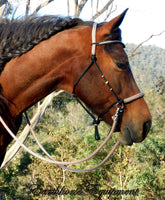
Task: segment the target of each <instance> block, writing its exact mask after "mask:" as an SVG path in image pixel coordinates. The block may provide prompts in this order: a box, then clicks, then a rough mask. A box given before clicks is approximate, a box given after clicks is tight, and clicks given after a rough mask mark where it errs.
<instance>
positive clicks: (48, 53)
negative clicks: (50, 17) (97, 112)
mask: <svg viewBox="0 0 165 200" xmlns="http://www.w3.org/2000/svg"><path fill="white" fill-rule="evenodd" d="M60 37H61V36H60V34H59V35H58V34H57V36H56V35H55V36H53V37H51V38H50V39H48V40H46V41H43V42H41V43H40V44H39V45H37V46H35V47H34V48H33V49H32V50H31V51H29V52H28V53H26V54H24V55H22V56H20V57H18V58H15V59H13V60H11V61H10V62H9V63H7V65H6V66H5V69H4V71H3V72H2V74H1V77H0V84H1V87H2V94H3V96H4V97H5V98H7V99H8V100H9V101H8V105H7V106H8V109H9V111H10V113H11V115H12V117H16V116H17V115H19V114H20V113H21V112H22V111H24V110H26V109H27V108H28V107H29V106H31V105H33V104H35V103H36V102H37V101H39V100H40V99H42V98H43V97H45V96H47V95H48V94H49V93H51V92H52V91H54V90H56V89H63V90H65V91H68V92H70V93H72V91H73V85H74V82H75V80H76V79H77V77H75V74H76V69H77V68H76V66H77V65H81V64H80V63H81V59H84V58H81V56H79V53H80V52H78V51H77V49H76V47H75V48H74V45H72V48H70V46H69V45H68V44H65V42H64V38H63V40H61V38H60ZM73 69H74V70H75V71H74V73H73ZM11 102H12V103H11Z"/></svg>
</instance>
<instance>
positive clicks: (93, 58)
mask: <svg viewBox="0 0 165 200" xmlns="http://www.w3.org/2000/svg"><path fill="white" fill-rule="evenodd" d="M96 29H97V23H93V28H92V49H91V63H90V64H89V66H88V67H87V68H86V69H85V71H84V72H83V73H82V74H81V76H80V77H79V79H78V80H77V82H76V83H75V85H74V87H73V94H74V97H75V98H76V99H77V101H78V102H79V103H80V105H81V106H82V107H83V108H84V110H85V111H86V112H87V113H88V114H89V115H90V116H91V117H92V118H93V125H94V126H95V139H96V140H100V136H99V132H98V125H99V124H100V121H101V118H102V116H103V115H104V114H106V113H107V112H108V111H109V109H111V108H112V107H113V106H114V105H115V104H116V105H117V108H118V109H120V112H119V113H120V114H121V113H122V112H123V110H124V105H125V104H126V103H130V102H132V101H134V100H137V99H139V98H142V97H143V96H144V93H138V94H136V95H133V96H131V97H129V101H128V98H127V99H120V98H119V97H118V96H117V94H116V93H115V91H114V90H113V88H112V87H111V85H110V84H109V82H108V80H107V79H106V78H105V76H104V74H103V73H102V71H101V69H100V67H99V66H98V64H97V57H96V47H97V46H101V45H105V44H115V43H118V44H122V46H123V47H125V45H124V44H123V43H122V42H121V41H120V40H105V41H101V42H96ZM93 65H94V66H96V68H97V70H98V72H99V74H100V75H101V78H102V79H103V80H104V82H105V84H106V85H107V86H108V88H109V90H110V92H112V94H113V95H114V97H115V98H116V101H115V102H113V103H112V104H111V105H109V106H108V107H107V108H105V109H104V110H103V111H102V112H101V113H100V114H99V115H98V117H97V119H96V117H95V116H94V115H93V113H91V112H90V111H89V110H88V109H87V108H86V107H85V106H84V104H83V103H82V102H81V101H80V100H79V98H78V97H77V95H76V87H77V85H78V83H79V82H80V80H81V79H82V78H83V77H84V76H85V74H86V73H87V72H88V70H89V69H90V68H91V67H92V66H93Z"/></svg>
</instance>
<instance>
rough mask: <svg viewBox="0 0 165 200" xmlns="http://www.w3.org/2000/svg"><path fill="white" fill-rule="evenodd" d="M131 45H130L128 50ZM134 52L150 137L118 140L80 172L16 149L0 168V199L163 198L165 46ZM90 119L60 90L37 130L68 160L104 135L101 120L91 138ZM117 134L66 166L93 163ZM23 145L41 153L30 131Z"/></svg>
mask: <svg viewBox="0 0 165 200" xmlns="http://www.w3.org/2000/svg"><path fill="white" fill-rule="evenodd" d="M135 47H136V46H135V45H133V44H129V45H128V47H127V51H128V55H131V52H132V51H133V49H134V48H135ZM138 52H141V54H139V55H136V56H134V57H130V65H131V68H132V71H133V73H134V76H135V79H136V80H137V83H138V85H139V86H140V88H141V89H142V91H144V92H145V99H146V100H147V103H148V105H149V108H150V110H151V114H152V117H153V124H152V128H151V131H150V133H149V135H148V137H147V138H146V139H145V140H144V141H143V142H142V143H139V144H134V145H133V146H131V147H129V146H122V145H120V146H119V148H118V149H117V150H116V151H115V153H114V154H113V155H112V157H111V159H110V160H109V161H108V162H107V163H106V164H105V165H104V166H103V167H101V168H99V169H97V170H95V171H92V172H89V173H82V174H81V173H72V172H68V171H65V170H63V169H61V168H60V167H58V166H55V165H53V164H50V163H46V162H43V161H41V160H38V159H36V158H34V157H32V156H31V155H29V154H28V153H27V152H25V151H20V152H19V153H18V154H17V155H16V156H15V158H14V159H13V160H12V162H10V163H9V164H8V165H7V166H6V167H5V168H3V169H2V170H1V171H0V199H5V200H9V199H17V200H21V199H22V200H26V199H27V200H37V199H43V200H52V199H58V200H62V199H65V200H83V199H84V200H88V199H90V200H94V199H101V200H104V199H116V200H118V199H122V200H144V199H151V200H163V199H165V149H164V147H165V139H164V136H165V125H164V122H165V106H164V105H165V50H163V49H160V48H157V47H153V46H143V47H141V48H140V49H138ZM34 109H35V107H34V108H33V109H31V110H30V111H29V112H30V113H32V111H33V110H34ZM90 123H91V119H90V118H89V116H88V115H87V114H86V113H85V112H84V111H83V110H82V108H81V107H80V106H79V105H78V104H77V103H76V101H75V100H74V99H72V97H70V95H68V94H60V96H58V97H57V98H56V99H54V100H53V102H52V103H51V105H50V106H49V108H48V109H47V110H46V112H45V115H44V117H43V118H42V120H41V122H40V123H39V124H38V125H37V127H36V129H35V132H36V133H37V136H38V138H39V140H40V141H41V143H42V144H43V146H44V147H45V148H46V149H47V151H48V152H49V153H50V154H51V155H52V156H53V157H54V158H55V159H56V160H61V161H72V160H75V159H80V158H82V157H86V156H87V155H89V154H90V153H91V152H92V151H93V150H94V149H95V148H96V147H97V146H98V145H99V144H100V143H101V142H102V141H103V139H104V138H105V137H106V136H107V133H108V131H109V127H108V125H106V124H105V123H101V124H100V126H99V130H100V135H101V141H95V139H94V129H93V127H91V126H90V125H89V124H90ZM23 124H25V122H24V123H23ZM116 138H117V134H116V135H114V136H113V138H112V140H111V141H109V143H108V144H107V145H106V146H105V147H104V149H103V150H102V151H101V152H100V153H99V154H98V155H97V156H96V157H95V158H94V159H92V160H90V161H88V162H85V163H84V164H80V165H75V166H70V167H76V168H86V167H88V168H89V167H92V166H95V165H97V164H98V163H99V162H100V161H101V160H102V159H103V158H104V157H105V156H106V154H107V153H108V152H109V150H110V149H111V147H112V145H113V142H114V141H115V140H116ZM25 144H26V145H27V146H28V147H30V148H31V149H32V150H34V151H36V152H38V153H40V154H42V152H41V151H40V150H39V148H38V146H37V145H36V143H35V142H34V140H33V138H32V136H30V137H29V138H28V140H27V141H26V142H25ZM42 155H43V154H42ZM64 193H65V194H64ZM62 194H63V195H62ZM1 197H2V198H1Z"/></svg>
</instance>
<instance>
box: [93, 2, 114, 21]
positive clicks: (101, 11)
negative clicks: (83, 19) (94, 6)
mask: <svg viewBox="0 0 165 200" xmlns="http://www.w3.org/2000/svg"><path fill="white" fill-rule="evenodd" d="M113 1H114V0H110V1H108V3H107V4H106V5H105V6H104V7H103V8H102V9H101V10H100V11H98V12H96V14H95V15H94V16H93V17H92V19H91V20H94V19H96V18H97V17H99V16H100V15H101V14H102V13H103V12H104V11H105V10H107V9H108V8H109V6H110V5H111V4H112V3H113Z"/></svg>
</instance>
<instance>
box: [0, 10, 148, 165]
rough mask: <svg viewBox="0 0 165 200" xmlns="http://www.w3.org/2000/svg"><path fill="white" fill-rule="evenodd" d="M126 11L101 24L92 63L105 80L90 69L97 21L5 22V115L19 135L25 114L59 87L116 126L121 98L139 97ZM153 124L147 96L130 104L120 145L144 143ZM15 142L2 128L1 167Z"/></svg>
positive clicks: (0, 34) (0, 36) (0, 55)
mask: <svg viewBox="0 0 165 200" xmlns="http://www.w3.org/2000/svg"><path fill="white" fill-rule="evenodd" d="M126 11H127V10H125V11H124V12H123V13H121V14H120V15H119V16H117V17H115V18H113V19H112V20H111V21H109V22H107V23H100V24H97V27H96V30H95V31H96V33H95V34H96V38H95V39H96V42H95V43H93V44H92V47H93V46H95V48H96V47H97V48H96V52H95V54H96V55H97V58H96V56H94V57H93V61H92V62H93V63H94V62H95V63H96V60H97V66H99V67H100V68H99V69H100V71H101V76H100V71H99V70H98V69H97V67H96V66H95V65H93V64H91V65H90V68H89V67H88V70H86V69H87V66H89V64H90V63H91V43H92V42H93V41H92V37H91V35H92V26H93V24H94V23H93V22H85V21H82V20H80V19H78V18H70V17H67V18H61V17H57V16H42V17H36V16H30V17H27V18H25V19H19V20H18V19H17V20H7V19H1V21H0V72H1V74H0V116H2V118H3V119H4V120H5V122H6V123H7V125H8V126H9V128H10V129H11V130H12V131H13V132H14V134H16V133H17V132H18V129H19V127H20V125H21V121H22V113H23V112H24V111H26V110H27V109H28V108H29V107H30V106H32V105H34V104H35V103H36V102H38V101H39V100H41V99H42V98H44V97H45V96H47V95H48V94H50V93H51V92H53V91H55V90H59V89H60V90H61V89H62V90H65V91H67V92H69V93H71V94H72V93H75V94H76V96H77V97H78V99H80V100H81V101H82V102H84V104H85V105H86V106H87V108H89V109H90V110H91V111H92V112H93V113H95V114H96V115H100V113H102V116H101V120H104V121H105V122H107V123H108V124H110V125H112V119H111V116H113V114H114V112H115V110H116V98H117V100H119V101H117V102H118V103H119V102H120V103H122V104H123V102H122V101H121V100H122V99H124V98H127V97H130V96H133V95H136V94H137V93H139V89H138V87H137V85H136V83H135V80H134V78H133V75H132V72H131V69H130V66H129V61H128V57H127V55H126V53H125V51H124V45H123V44H122V42H121V31H120V28H119V26H120V24H121V23H122V21H123V19H124V16H125V14H126ZM101 41H104V42H103V43H101ZM84 71H85V73H84ZM80 77H81V78H80ZM105 83H106V84H105ZM107 85H108V86H109V87H107ZM110 86H111V87H110ZM109 89H110V90H111V91H112V92H111V91H110V90H109ZM114 102H115V103H114ZM109 105H111V106H109ZM107 108H108V109H107ZM103 111H106V112H103ZM150 126H151V115H150V112H149V109H148V107H147V104H146V102H145V100H144V98H138V99H136V101H132V102H130V103H128V104H125V105H124V112H123V114H122V119H121V122H120V125H119V126H118V129H120V135H119V141H120V142H121V143H123V144H125V145H132V144H133V143H134V142H135V143H136V142H141V141H143V140H144V139H145V137H146V136H147V134H148V132H149V130H150ZM11 140H12V139H11V136H9V134H8V133H7V131H6V130H5V129H4V127H3V126H2V124H0V164H1V163H2V162H3V159H4V156H5V153H6V149H7V146H8V145H9V143H10V142H11Z"/></svg>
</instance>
